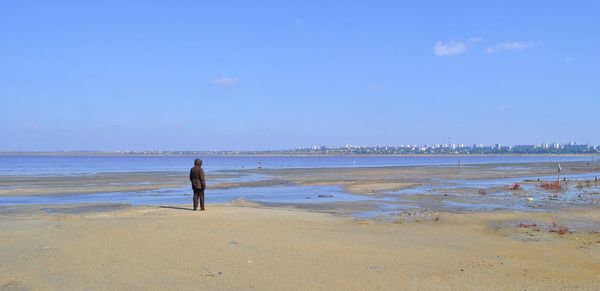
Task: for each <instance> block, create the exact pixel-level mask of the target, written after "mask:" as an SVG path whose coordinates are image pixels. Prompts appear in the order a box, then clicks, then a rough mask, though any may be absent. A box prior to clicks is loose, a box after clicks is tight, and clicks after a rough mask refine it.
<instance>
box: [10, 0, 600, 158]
mask: <svg viewBox="0 0 600 291" xmlns="http://www.w3.org/2000/svg"><path fill="white" fill-rule="evenodd" d="M491 2H493V3H491ZM596 3H597V2H595V1H412V3H411V2H408V1H406V2H402V3H400V1H294V2H293V3H292V1H214V2H210V3H209V2H204V1H72V2H69V1H2V2H0V37H1V40H2V42H1V45H0V150H77V149H82V150H143V149H156V150H178V149H182V150H208V149H242V150H243V149H280V148H293V147H296V146H310V145H315V144H316V145H344V144H355V145H396V144H426V143H428V144H430V143H444V142H447V140H448V138H449V137H451V138H452V141H454V142H457V143H465V144H472V143H486V144H494V143H501V144H520V143H542V142H568V141H579V142H590V143H593V144H600V135H598V134H597V132H598V126H599V124H600V122H599V121H600V118H599V117H598V110H599V106H598V105H600V57H599V52H600V20H598V15H600V4H596Z"/></svg>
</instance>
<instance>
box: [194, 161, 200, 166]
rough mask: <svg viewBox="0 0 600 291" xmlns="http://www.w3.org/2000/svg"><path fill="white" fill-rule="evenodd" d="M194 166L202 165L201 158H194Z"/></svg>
mask: <svg viewBox="0 0 600 291" xmlns="http://www.w3.org/2000/svg"><path fill="white" fill-rule="evenodd" d="M194 166H202V160H201V159H195V160H194Z"/></svg>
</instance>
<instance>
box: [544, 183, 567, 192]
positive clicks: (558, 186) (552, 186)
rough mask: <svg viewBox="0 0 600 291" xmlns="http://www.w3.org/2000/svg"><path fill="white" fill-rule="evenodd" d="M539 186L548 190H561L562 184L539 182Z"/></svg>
mask: <svg viewBox="0 0 600 291" xmlns="http://www.w3.org/2000/svg"><path fill="white" fill-rule="evenodd" d="M540 187H542V188H543V189H545V190H550V191H560V190H563V186H562V185H561V184H560V183H559V182H550V183H542V184H540Z"/></svg>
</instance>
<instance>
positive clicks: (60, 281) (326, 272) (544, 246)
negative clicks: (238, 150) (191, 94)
mask: <svg viewBox="0 0 600 291" xmlns="http://www.w3.org/2000/svg"><path fill="white" fill-rule="evenodd" d="M561 165H562V169H563V171H562V173H561V177H560V181H558V182H557V180H558V179H559V177H558V176H557V173H556V172H557V169H556V163H548V162H541V163H517V164H515V163H511V164H477V165H461V166H458V165H444V166H401V167H368V168H365V167H363V168H360V167H356V168H354V167H349V168H311V169H306V168H304V169H269V168H266V169H231V170H221V171H214V172H209V173H208V177H207V179H208V181H209V184H208V190H207V192H206V195H207V200H208V205H207V211H204V212H200V211H191V204H190V203H189V202H191V197H190V196H189V192H191V191H189V189H188V188H189V186H188V181H187V172H184V171H153V172H130V173H93V174H87V175H65V176H56V175H54V176H53V175H38V176H35V175H30V176H26V175H10V176H8V175H6V176H1V177H0V229H2V235H1V236H0V238H1V239H0V258H1V259H2V262H3V264H0V290H2V289H6V290H40V289H42V290H64V289H108V290H114V289H159V290H160V289H170V290H172V289H177V290H197V289H198V288H200V289H217V290H231V289H242V290H245V289H260V290H282V289H308V290H314V289H326V290H377V289H381V290H397V289H427V290H449V289H450V290H481V289H482V288H483V289H496V290H507V289H509V290H514V289H527V290H562V289H579V290H597V289H598V288H600V227H599V225H600V214H599V213H600V212H599V211H598V209H599V205H600V204H599V203H600V192H599V191H600V185H598V183H596V181H595V178H596V176H600V174H599V173H600V164H599V163H594V162H581V161H577V162H563V163H561ZM516 184H518V187H516V186H515V185H516ZM546 184H549V185H553V186H552V187H550V188H548V187H545V186H544V185H546ZM556 185H558V186H559V187H556ZM553 187H554V188H553Z"/></svg>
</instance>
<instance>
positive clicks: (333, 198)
mask: <svg viewBox="0 0 600 291" xmlns="http://www.w3.org/2000/svg"><path fill="white" fill-rule="evenodd" d="M191 192H192V191H191V189H190V188H189V187H185V188H167V189H160V190H153V191H140V192H111V193H101V194H73V195H53V196H18V197H0V206H14V205H32V204H89V203H121V204H130V205H181V204H190V203H191V202H192V194H191ZM205 195H206V202H207V203H228V202H232V201H234V200H237V199H244V200H247V201H254V202H263V203H288V204H313V203H327V202H340V201H364V200H368V198H366V197H364V196H359V195H353V194H350V193H347V192H345V191H344V190H343V188H342V187H340V186H274V187H251V188H235V189H215V190H209V191H207V192H206V194H205Z"/></svg>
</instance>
